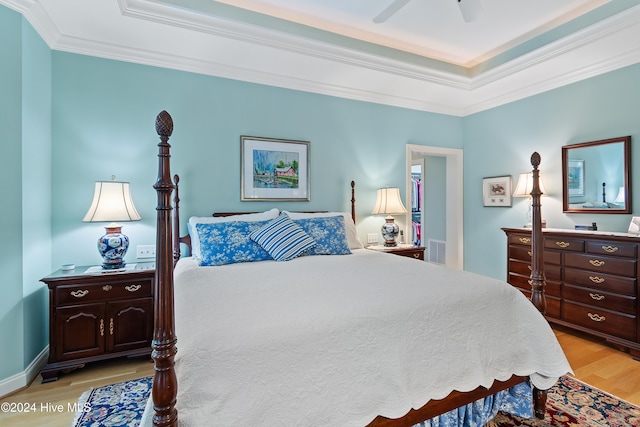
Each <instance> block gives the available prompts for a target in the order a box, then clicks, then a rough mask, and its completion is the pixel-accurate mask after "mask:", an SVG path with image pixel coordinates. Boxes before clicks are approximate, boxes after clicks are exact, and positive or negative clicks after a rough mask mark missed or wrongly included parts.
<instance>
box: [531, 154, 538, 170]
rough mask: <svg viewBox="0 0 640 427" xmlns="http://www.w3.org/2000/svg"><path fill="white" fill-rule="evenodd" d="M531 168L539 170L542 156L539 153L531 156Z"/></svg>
mask: <svg viewBox="0 0 640 427" xmlns="http://www.w3.org/2000/svg"><path fill="white" fill-rule="evenodd" d="M531 166H533V168H534V169H538V166H540V154H539V153H538V152H537V151H534V152H533V154H532V155H531Z"/></svg>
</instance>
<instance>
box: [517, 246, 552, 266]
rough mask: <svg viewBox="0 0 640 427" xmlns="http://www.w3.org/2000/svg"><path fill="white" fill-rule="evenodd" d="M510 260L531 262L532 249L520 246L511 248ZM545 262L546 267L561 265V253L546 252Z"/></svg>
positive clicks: (544, 255)
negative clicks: (548, 265)
mask: <svg viewBox="0 0 640 427" xmlns="http://www.w3.org/2000/svg"><path fill="white" fill-rule="evenodd" d="M509 258H513V259H517V260H520V261H526V262H531V247H529V246H519V245H513V246H509ZM543 260H544V264H545V265H547V264H556V265H560V252H554V251H544V254H543Z"/></svg>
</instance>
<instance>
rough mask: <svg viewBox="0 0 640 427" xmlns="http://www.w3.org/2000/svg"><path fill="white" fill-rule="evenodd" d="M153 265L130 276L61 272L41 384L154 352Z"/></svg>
mask: <svg viewBox="0 0 640 427" xmlns="http://www.w3.org/2000/svg"><path fill="white" fill-rule="evenodd" d="M153 265H154V264H153V263H141V264H137V265H136V268H135V269H132V270H129V271H126V272H109V273H97V274H86V273H85V271H86V270H87V269H88V268H89V266H83V267H77V268H76V269H75V270H70V271H64V270H58V271H56V272H54V273H52V274H51V275H49V276H47V277H44V278H43V279H41V281H42V282H44V283H46V284H47V286H48V287H49V359H48V362H47V364H46V365H45V366H44V368H42V371H41V374H42V382H49V381H55V380H57V379H58V375H59V374H60V372H68V371H71V370H73V369H76V368H81V367H83V366H84V365H85V363H88V362H94V361H97V360H104V359H111V358H114V357H121V356H143V355H147V354H150V353H151V334H152V330H153V329H152V327H153V277H154V273H155V270H154V268H153Z"/></svg>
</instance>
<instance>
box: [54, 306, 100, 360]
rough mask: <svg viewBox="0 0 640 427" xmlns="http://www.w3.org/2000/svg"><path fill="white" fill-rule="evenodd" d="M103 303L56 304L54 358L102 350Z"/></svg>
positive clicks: (65, 358)
mask: <svg viewBox="0 0 640 427" xmlns="http://www.w3.org/2000/svg"><path fill="white" fill-rule="evenodd" d="M104 308H105V306H104V303H98V304H86V305H74V306H68V307H60V308H58V309H57V310H56V312H55V327H54V330H55V334H56V349H55V350H54V351H55V354H56V358H57V360H58V361H61V360H69V359H77V358H80V357H89V356H95V355H99V354H102V353H104V350H105V348H104V344H105V333H106V330H105V328H106V325H105V316H104V314H105V313H104Z"/></svg>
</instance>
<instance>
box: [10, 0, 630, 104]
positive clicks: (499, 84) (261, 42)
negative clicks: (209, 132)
mask: <svg viewBox="0 0 640 427" xmlns="http://www.w3.org/2000/svg"><path fill="white" fill-rule="evenodd" d="M74 1H81V0H74ZM74 1H71V0H69V1H68V2H67V3H68V4H66V6H54V5H52V4H51V3H50V2H46V1H43V0H40V1H36V0H0V4H4V5H7V6H8V7H10V8H12V9H14V10H16V11H18V12H20V13H22V14H23V15H24V17H25V19H26V20H27V21H28V22H29V23H30V24H31V25H32V26H33V27H34V29H35V30H36V31H37V32H38V33H39V34H40V36H41V37H42V38H43V39H44V41H45V42H46V43H47V44H48V45H49V47H50V48H51V49H54V50H60V51H66V52H71V53H78V54H84V55H91V56H97V57H102V58H107V59H115V60H119V61H127V62H133V63H138V64H144V65H151V66H157V67H164V68H169V69H176V70H182V71H187V72H194V73H200V74H206V75H212V76H218V77H224V78H231V79H235V80H241V81H247V82H252V83H258V84H265V85H271V86H276V87H283V88H288V89H294V90H301V91H306V92H312V93H319V94H323V95H329V96H336V97H341V98H347V99H355V100H359V101H365V102H373V103H379V104H386V105H392V106H397V107H403V108H410V109H414V110H420V111H429V112H434V113H442V114H448V115H455V116H466V115H469V114H473V113H476V112H480V111H483V110H486V109H489V108H493V107H497V106H499V105H504V104H507V103H509V102H513V101H516V100H519V99H523V98H526V97H528V96H532V95H535V94H538V93H542V92H545V91H548V90H551V89H555V88H557V87H560V86H564V85H567V84H570V83H574V82H577V81H581V80H584V79H586V78H589V77H593V76H596V75H600V74H603V73H606V72H610V71H613V70H616V69H619V68H622V67H625V66H628V65H631V64H635V63H638V62H640V45H637V44H634V43H630V42H629V40H637V39H638V38H640V5H638V6H634V7H631V8H629V9H627V10H625V11H623V12H621V13H618V14H616V15H613V16H611V17H610V18H608V19H605V20H603V21H601V22H599V23H596V24H594V25H592V26H591V27H588V28H585V29H583V30H581V31H578V32H576V33H574V34H571V35H568V36H566V37H564V38H562V39H559V40H557V41H554V42H552V43H549V44H548V45H546V46H543V47H541V48H539V49H536V50H534V51H532V52H529V53H527V54H525V55H522V56H521V57H519V58H516V59H513V60H510V61H509V62H507V63H505V64H503V65H500V66H497V67H495V68H493V69H490V70H488V71H485V72H482V73H479V74H478V75H472V73H473V71H472V70H471V69H470V70H467V69H465V68H464V67H455V66H452V67H451V68H450V69H449V71H443V69H436V68H434V67H432V66H430V64H433V63H434V62H433V61H430V60H427V59H425V60H424V61H421V60H416V61H414V62H410V61H403V60H398V59H393V58H389V57H384V56H383V55H376V54H374V53H365V52H360V51H356V50H354V49H350V48H347V47H344V46H338V45H335V44H331V43H326V42H320V41H317V40H311V39H309V38H306V37H302V36H297V35H291V34H286V33H283V32H281V31H276V30H272V29H266V28H262V27H258V26H256V25H250V24H247V23H242V22H238V21H233V20H231V19H224V18H220V17H216V16H213V15H207V14H204V13H197V12H194V11H190V10H188V9H186V8H180V7H176V6H172V5H169V4H166V3H162V2H160V1H151V0H118V6H119V9H118V12H119V13H117V14H109V16H108V21H107V22H106V23H105V22H103V21H104V19H107V17H103V16H101V15H100V12H95V15H97V16H94V15H88V16H86V17H83V19H82V20H78V19H69V20H68V21H65V22H57V21H56V16H57V14H56V13H53V12H57V13H58V14H59V13H61V12H63V11H60V10H56V7H58V8H62V7H68V8H70V9H71V8H73V7H74V5H75V3H74ZM82 1H84V0H82ZM86 10H87V9H85V12H83V13H87V12H86ZM52 17H53V18H52ZM57 19H59V18H57ZM95 20H99V21H100V22H101V27H104V28H106V29H111V28H119V29H121V31H122V32H123V33H126V32H127V31H128V32H130V33H131V34H135V29H136V28H139V27H143V28H144V31H145V34H144V37H140V38H136V37H133V38H131V37H130V38H129V39H126V40H127V42H126V43H125V42H124V41H123V40H120V41H119V42H117V41H115V40H114V39H113V37H112V36H111V35H110V33H109V32H108V31H106V32H103V33H100V32H97V33H94V32H88V33H87V32H86V31H84V30H86V27H87V26H91V22H93V21H95ZM103 24H104V25H103ZM58 25H60V26H61V28H62V29H60V28H58ZM150 39H157V43H151V44H150V43H149V40H150ZM145 43H146V44H145ZM194 44H195V45H202V46H215V49H202V50H200V51H198V52H197V53H193V54H187V53H186V52H185V49H184V46H185V45H187V46H190V45H194ZM274 55H275V56H277V60H272V61H269V60H267V59H266V58H272V57H274ZM253 57H255V58H257V59H256V61H254V62H251V61H249V62H247V61H246V59H247V58H253ZM287 63H288V64H296V67H291V66H283V64H287ZM255 64H259V67H256V66H255ZM456 70H457V71H456ZM354 75H357V76H358V77H357V78H356V79H353V78H350V76H354Z"/></svg>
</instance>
